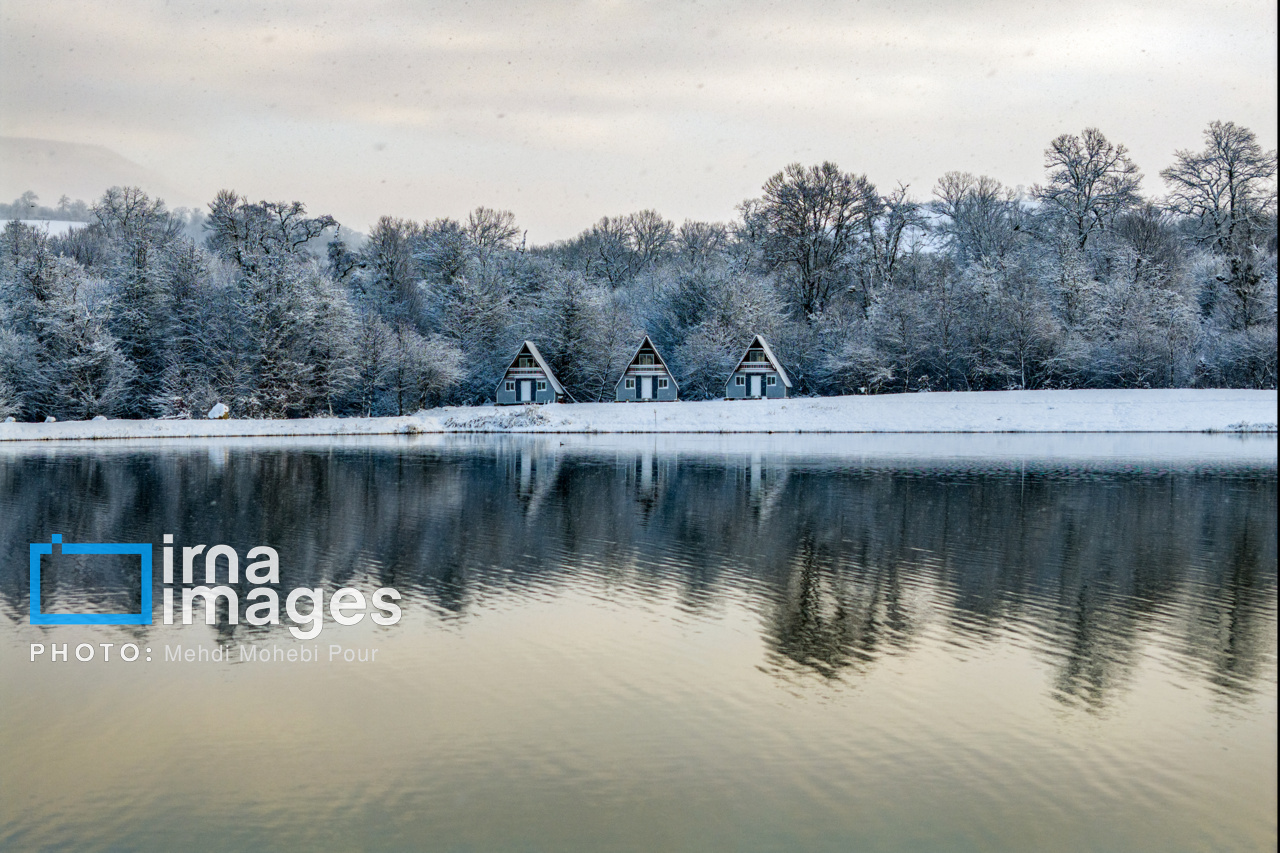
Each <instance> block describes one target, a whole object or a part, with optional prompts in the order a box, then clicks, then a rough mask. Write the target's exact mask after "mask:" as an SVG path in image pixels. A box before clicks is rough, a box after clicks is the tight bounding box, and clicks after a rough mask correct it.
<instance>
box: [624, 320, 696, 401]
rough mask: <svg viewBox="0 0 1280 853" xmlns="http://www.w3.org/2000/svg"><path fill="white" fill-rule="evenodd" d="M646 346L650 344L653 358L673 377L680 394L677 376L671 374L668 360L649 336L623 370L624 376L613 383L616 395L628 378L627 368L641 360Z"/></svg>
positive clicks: (646, 336)
mask: <svg viewBox="0 0 1280 853" xmlns="http://www.w3.org/2000/svg"><path fill="white" fill-rule="evenodd" d="M645 344H648V345H649V349H651V350H653V357H654V358H656V359H657V360H658V364H661V365H662V369H663V370H665V371H667V376H669V377H671V384H673V385H675V387H676V393H679V392H680V383H679V382H676V375H675V374H674V373H672V372H671V368H670V367H667V362H666V359H664V358H663V357H662V353H660V352H658V348H657V347H656V346H654V343H653V341H652V340H650V338H649V336H648V335H645V336H644V338H643V340H641V341H640V346H638V347H636V351H635V352H633V353H632V354H631V358H630V360H628V361H627V367H624V368H622V375H621V376H619V377H618V381H617V382H615V383H613V391H614V393H615V394H616V393H617V391H618V385H619V384H621V382H622V380H624V379H626V378H627V368H628V367H631V365H633V364H635V363H636V359H637V358H639V356H640V353H641V352H643V351H644V345H645Z"/></svg>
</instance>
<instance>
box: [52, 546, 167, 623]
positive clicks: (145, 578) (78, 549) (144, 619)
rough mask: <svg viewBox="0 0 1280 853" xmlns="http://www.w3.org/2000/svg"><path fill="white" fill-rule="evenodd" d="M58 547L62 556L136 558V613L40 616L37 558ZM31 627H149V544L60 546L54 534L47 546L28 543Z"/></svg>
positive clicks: (53, 614)
mask: <svg viewBox="0 0 1280 853" xmlns="http://www.w3.org/2000/svg"><path fill="white" fill-rule="evenodd" d="M54 545H59V546H61V548H62V553H63V554H137V555H138V557H139V558H140V559H141V560H142V606H141V610H140V612H138V613H42V612H41V610H40V557H41V556H42V555H44V554H49V555H52V554H53V546H54ZM31 624H32V625H150V624H151V544H150V543H149V542H127V543H113V542H81V543H78V544H77V543H73V542H67V543H63V541H62V534H60V533H55V534H53V536H52V537H51V539H50V541H49V542H47V543H46V542H32V543H31Z"/></svg>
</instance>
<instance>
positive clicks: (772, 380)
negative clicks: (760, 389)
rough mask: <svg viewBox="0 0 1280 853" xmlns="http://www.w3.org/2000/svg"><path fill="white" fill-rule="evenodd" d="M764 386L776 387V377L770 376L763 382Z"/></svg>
mask: <svg viewBox="0 0 1280 853" xmlns="http://www.w3.org/2000/svg"><path fill="white" fill-rule="evenodd" d="M764 384H765V385H777V384H778V377H776V376H770V377H769V378H768V379H766V380H765V381H764Z"/></svg>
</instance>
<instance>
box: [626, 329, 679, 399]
mask: <svg viewBox="0 0 1280 853" xmlns="http://www.w3.org/2000/svg"><path fill="white" fill-rule="evenodd" d="M679 393H680V388H679V386H677V385H676V379H675V377H674V376H672V375H671V371H670V370H669V369H668V368H667V363H666V362H665V361H663V360H662V356H661V355H659V354H658V348H657V347H655V346H654V345H653V341H651V340H649V336H648V335H645V336H644V340H643V341H641V342H640V347H639V348H638V349H637V350H636V352H635V355H633V356H631V361H630V363H629V364H627V368H626V370H624V371H622V375H621V376H619V377H618V384H617V385H615V386H614V387H613V398H614V400H615V401H617V402H619V403H634V402H637V401H658V402H664V401H665V402H670V401H672V400H675V399H676V397H677V396H678V395H679Z"/></svg>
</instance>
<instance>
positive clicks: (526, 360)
mask: <svg viewBox="0 0 1280 853" xmlns="http://www.w3.org/2000/svg"><path fill="white" fill-rule="evenodd" d="M520 366H521V367H533V357H532V356H527V355H522V356H520Z"/></svg>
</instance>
